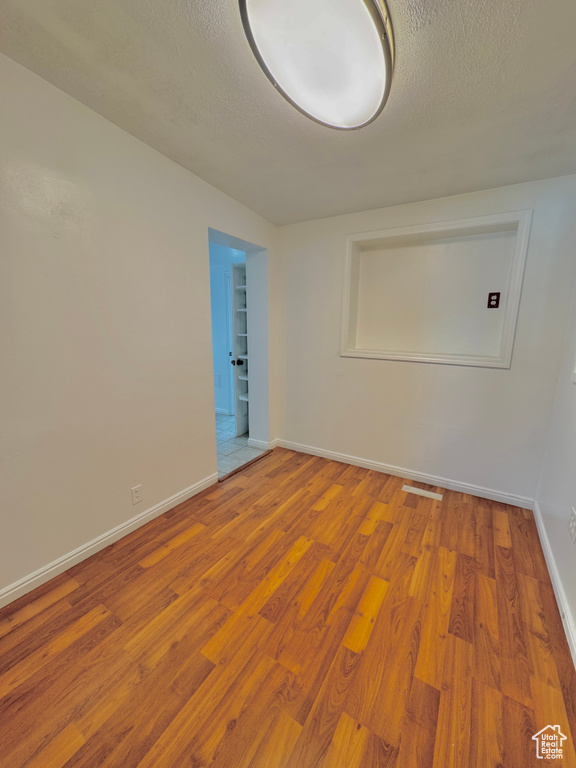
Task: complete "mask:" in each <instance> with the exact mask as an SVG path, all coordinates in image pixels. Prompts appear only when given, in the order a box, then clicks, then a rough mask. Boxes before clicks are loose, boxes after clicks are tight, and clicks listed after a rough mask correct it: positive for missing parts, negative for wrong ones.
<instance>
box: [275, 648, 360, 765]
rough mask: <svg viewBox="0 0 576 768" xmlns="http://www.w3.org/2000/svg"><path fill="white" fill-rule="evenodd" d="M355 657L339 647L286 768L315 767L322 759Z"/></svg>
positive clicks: (356, 663)
mask: <svg viewBox="0 0 576 768" xmlns="http://www.w3.org/2000/svg"><path fill="white" fill-rule="evenodd" d="M359 660H360V656H359V654H356V653H354V652H353V651H350V650H348V648H344V647H341V648H340V649H339V651H338V653H337V654H336V657H335V658H334V662H333V664H332V665H331V667H330V669H329V670H328V673H327V675H326V679H325V681H324V683H323V684H322V686H321V688H320V690H319V692H318V695H317V697H316V700H315V702H314V706H313V707H312V709H311V711H310V714H309V715H308V717H307V718H306V722H305V724H304V727H303V729H302V732H301V734H300V737H299V738H298V741H297V742H296V745H295V747H294V751H293V752H292V754H291V755H290V759H289V761H288V763H287V768H308V766H310V765H318V764H319V763H320V762H321V761H322V760H323V759H324V757H325V756H326V754H327V752H328V749H329V747H330V743H331V741H332V738H333V736H334V734H335V731H336V727H337V725H338V721H339V718H340V714H341V713H342V709H343V707H344V704H345V701H346V696H347V692H348V689H349V687H350V684H351V681H352V680H353V679H354V674H355V672H356V670H357V668H358V663H359Z"/></svg>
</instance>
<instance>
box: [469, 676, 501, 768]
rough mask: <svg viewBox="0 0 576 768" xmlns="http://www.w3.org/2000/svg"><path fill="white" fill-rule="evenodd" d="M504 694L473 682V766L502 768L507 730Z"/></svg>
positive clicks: (471, 757)
mask: <svg viewBox="0 0 576 768" xmlns="http://www.w3.org/2000/svg"><path fill="white" fill-rule="evenodd" d="M502 723H503V713H502V694H501V693H500V692H499V691H496V690H494V688H491V687H490V686H488V685H485V684H484V683H482V682H481V681H480V680H477V679H476V678H473V679H472V708H471V728H470V766H478V768H480V766H482V768H502V765H503V764H504V757H503V751H504V730H503V725H502Z"/></svg>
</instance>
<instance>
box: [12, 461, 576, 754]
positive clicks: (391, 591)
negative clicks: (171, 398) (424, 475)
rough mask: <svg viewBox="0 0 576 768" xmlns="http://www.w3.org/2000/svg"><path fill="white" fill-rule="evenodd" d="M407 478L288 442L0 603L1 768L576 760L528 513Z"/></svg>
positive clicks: (567, 692) (555, 635)
mask: <svg viewBox="0 0 576 768" xmlns="http://www.w3.org/2000/svg"><path fill="white" fill-rule="evenodd" d="M403 483H404V481H403V480H401V479H399V478H396V477H390V476H388V475H383V474H380V473H377V472H372V471H368V470H365V469H359V468H356V467H350V466H346V465H344V464H339V463H337V462H332V461H327V460H325V459H321V458H316V457H312V456H307V455H304V454H296V453H293V452H291V451H287V450H283V449H276V450H275V451H273V452H272V453H271V454H268V455H267V456H266V457H265V458H263V459H262V460H260V461H259V462H257V463H256V464H254V465H252V466H250V467H248V468H246V469H245V470H244V471H242V472H241V473H239V474H237V475H235V476H233V477H231V478H230V479H228V480H226V481H225V482H223V483H221V484H220V485H217V486H213V487H211V488H209V489H207V490H206V491H204V492H203V493H202V494H200V495H199V496H196V497H195V498H194V499H191V500H190V501H188V502H186V503H185V504H182V505H180V506H179V507H177V508H175V509H173V510H171V511H170V512H168V513H166V514H164V515H162V516H161V517H159V518H157V519H156V520H154V521H152V522H150V523H149V524H148V525H146V526H144V527H143V528H141V529H139V530H138V531H136V532H134V533H132V534H130V535H129V536H127V537H126V538H124V539H122V540H121V541H119V542H117V543H116V544H114V545H113V546H111V547H109V548H108V549H106V550H104V551H102V552H100V553H99V554H97V555H95V556H94V557H92V558H90V559H89V560H86V561H85V562H83V563H81V564H80V565H78V566H75V567H74V568H72V569H70V570H69V571H68V572H67V573H66V574H63V575H61V576H59V577H58V578H56V579H54V580H53V581H52V582H50V583H49V584H46V585H44V586H43V587H41V588H39V589H38V590H36V591H35V592H34V593H32V594H30V595H28V596H26V597H25V598H22V599H21V600H19V601H17V602H16V603H14V604H12V605H11V606H8V607H7V608H4V609H2V611H0V723H1V728H0V765H1V766H2V767H3V768H8V766H9V767H10V768H23V767H24V766H26V768H62V766H66V767H67V768H72V767H74V768H79V767H80V766H82V767H83V768H131V767H132V766H134V767H135V766H140V768H200V766H208V765H210V766H214V768H313V767H316V766H318V767H319V768H373V767H374V768H375V767H376V766H378V767H383V766H391V767H392V766H394V767H395V768H413V767H414V768H415V767H416V766H418V768H451V767H454V768H468V767H470V768H496V767H497V766H505V768H529V767H530V766H535V767H536V768H542V766H547V765H552V764H554V765H556V766H558V765H561V766H562V767H563V768H573V767H574V766H576V758H575V753H574V737H575V736H576V718H575V714H576V683H575V681H576V674H575V671H574V667H573V664H572V661H571V659H570V655H569V651H568V647H567V644H566V639H565V637H564V635H563V631H562V625H561V621H560V616H559V614H558V610H557V607H556V603H555V600H554V596H553V592H552V588H551V585H550V579H549V576H548V573H547V571H546V567H545V563H544V559H543V556H542V551H541V548H540V544H539V541H538V537H537V533H536V527H535V524H534V519H533V516H532V513H531V512H528V511H525V510H521V509H517V508H514V507H510V506H506V505H503V504H498V503H495V502H490V501H486V500H483V499H478V498H474V497H471V496H465V495H463V494H460V493H454V492H450V491H444V492H443V493H444V499H443V501H437V500H432V499H429V498H425V497H420V496H415V495H413V494H407V493H405V492H403V491H402V490H401V488H402V485H403ZM409 484H410V483H409ZM411 484H412V485H417V486H419V487H425V486H422V484H417V483H411ZM426 487H427V486H426ZM431 490H439V489H435V488H433V489H431ZM440 492H441V493H442V491H441V490H440ZM549 724H551V725H555V724H558V725H559V726H560V727H561V730H562V732H563V733H564V734H565V735H566V736H567V737H568V739H567V741H566V742H564V747H565V755H564V758H563V759H562V760H561V761H560V760H556V761H555V762H554V763H552V762H549V761H544V760H538V759H537V758H536V749H535V748H536V744H535V742H534V741H533V740H532V738H531V737H532V735H533V734H535V733H536V732H537V731H538V730H540V729H541V728H543V727H544V726H546V725H549Z"/></svg>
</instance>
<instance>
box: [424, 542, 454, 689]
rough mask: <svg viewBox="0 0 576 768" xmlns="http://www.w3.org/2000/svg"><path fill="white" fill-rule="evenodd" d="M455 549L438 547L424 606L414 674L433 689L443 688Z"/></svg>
mask: <svg viewBox="0 0 576 768" xmlns="http://www.w3.org/2000/svg"><path fill="white" fill-rule="evenodd" d="M455 572H456V552H453V551H449V550H447V549H444V547H439V548H438V557H437V565H436V571H435V573H434V576H433V579H432V581H431V582H430V594H429V597H428V601H427V605H426V607H425V609H424V624H423V627H422V637H421V640H420V649H419V651H418V659H417V661H416V668H415V670H414V675H415V676H416V677H417V678H419V679H420V680H422V682H424V683H428V684H429V685H432V686H433V687H434V688H437V689H438V690H441V688H442V669H443V665H444V656H445V653H446V644H447V636H448V623H449V621H450V609H451V606H452V591H453V588H454V574H455Z"/></svg>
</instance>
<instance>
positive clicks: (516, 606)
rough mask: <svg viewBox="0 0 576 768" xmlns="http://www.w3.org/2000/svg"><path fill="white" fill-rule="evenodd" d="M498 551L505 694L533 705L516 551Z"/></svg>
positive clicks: (503, 691) (502, 679)
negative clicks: (515, 557) (515, 560)
mask: <svg viewBox="0 0 576 768" xmlns="http://www.w3.org/2000/svg"><path fill="white" fill-rule="evenodd" d="M495 552H496V599H497V606H498V633H499V637H500V658H501V679H500V682H501V688H502V693H505V694H507V695H508V696H510V698H512V699H514V700H515V701H518V702H520V703H521V704H524V705H525V706H527V707H531V706H532V693H531V690H530V677H531V675H532V671H533V670H532V666H531V661H530V656H529V651H528V637H527V627H526V625H525V622H524V617H523V612H522V606H521V603H520V592H519V586H518V577H517V573H516V567H515V562H514V550H513V548H505V547H495Z"/></svg>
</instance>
